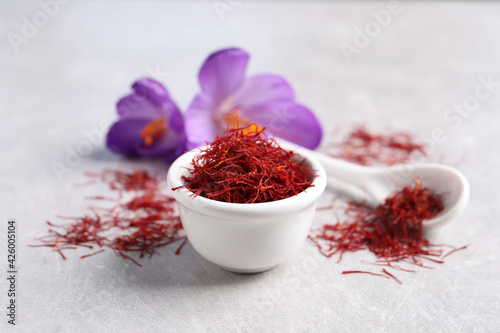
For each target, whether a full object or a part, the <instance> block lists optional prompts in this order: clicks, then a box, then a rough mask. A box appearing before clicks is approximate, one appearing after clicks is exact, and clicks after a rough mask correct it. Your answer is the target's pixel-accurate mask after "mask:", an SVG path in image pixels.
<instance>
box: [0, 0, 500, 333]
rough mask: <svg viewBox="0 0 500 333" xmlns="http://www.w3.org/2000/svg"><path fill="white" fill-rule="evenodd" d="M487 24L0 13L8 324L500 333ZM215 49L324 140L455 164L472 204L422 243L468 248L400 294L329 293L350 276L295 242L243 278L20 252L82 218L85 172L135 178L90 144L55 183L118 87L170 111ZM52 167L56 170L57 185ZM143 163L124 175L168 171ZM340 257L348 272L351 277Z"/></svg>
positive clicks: (427, 14) (295, 12) (466, 7)
mask: <svg viewBox="0 0 500 333" xmlns="http://www.w3.org/2000/svg"><path fill="white" fill-rule="evenodd" d="M499 17H500V4H499V3H497V2H493V1H491V2H486V1H485V2H476V1H458V2H453V1H432V2H431V1H422V2H421V1H412V2H406V1H370V2H364V1H251V0H206V1H78V0H40V1H15V0H2V1H1V2H0V51H1V52H0V116H1V120H0V152H1V153H2V156H3V162H2V163H1V164H0V165H1V166H0V170H1V171H2V172H1V173H0V197H1V198H2V199H1V200H0V201H1V202H0V218H1V219H2V220H3V221H6V220H7V219H8V218H16V219H18V220H19V221H21V223H20V227H19V230H18V233H19V237H20V240H19V242H20V245H19V248H20V250H19V251H20V256H19V258H20V259H19V265H20V266H21V268H20V275H19V279H20V282H19V289H20V293H19V325H21V326H23V331H25V332H34V331H44V332H49V331H50V332H67V331H89V332H91V331H92V332H97V331H103V332H111V331H122V332H126V331H131V330H136V331H137V330H142V329H144V331H183V330H190V331H288V332H292V331H309V330H316V331H354V330H360V329H361V330H364V331H380V332H382V331H393V332H396V331H403V330H410V331H428V332H431V331H432V332H459V331H463V332H471V331H498V330H499V329H500V323H499V320H498V317H497V314H498V312H499V311H500V304H499V299H498V295H499V294H500V289H499V288H500V287H499V284H498V274H499V273H500V271H499V268H498V267H500V265H498V263H499V262H498V235H499V232H500V230H499V222H500V221H499V218H498V213H499V211H500V209H499V208H500V194H499V192H498V186H497V185H498V184H499V181H500V176H499V173H498V171H497V170H498V167H500V157H499V156H500V155H499V154H498V147H497V144H498V142H499V139H500V135H499V134H498V129H497V128H498V124H499V120H500V117H499V111H498V110H499V107H500V66H499V59H500V34H499V31H500V20H499ZM230 46H235V47H241V48H243V49H245V50H247V51H248V52H249V53H250V54H251V59H250V64H249V67H248V70H247V73H248V74H256V73H275V74H279V75H282V76H284V77H286V78H287V79H288V80H289V82H290V83H291V84H292V86H293V87H294V88H295V90H296V92H297V99H298V101H300V102H301V103H302V104H305V105H307V106H308V107H310V108H311V109H312V110H313V111H314V112H315V113H316V115H317V116H318V118H319V119H320V120H321V123H322V125H323V127H324V133H325V138H324V142H327V141H328V139H329V137H330V136H331V135H333V134H334V133H335V131H337V130H339V129H342V128H345V127H349V126H352V124H355V123H363V124H366V125H369V127H370V128H373V129H377V130H385V129H388V128H393V129H398V130H404V131H409V132H413V133H416V135H417V136H418V137H419V138H420V139H422V140H425V141H426V142H428V143H429V147H430V148H431V150H432V151H431V153H432V155H433V156H435V158H436V159H438V158H440V159H441V160H443V161H445V162H446V163H448V164H455V163H459V162H460V163H459V164H460V165H459V166H460V168H461V170H462V171H463V172H464V173H465V174H466V176H467V177H468V179H469V181H470V182H471V187H472V197H471V202H470V204H469V208H468V209H467V211H466V212H465V213H464V215H463V216H462V217H461V218H460V219H459V220H458V221H456V223H454V224H453V225H450V226H447V227H445V228H443V229H440V230H439V231H438V232H437V234H436V235H435V237H437V238H436V239H439V241H442V243H448V244H454V245H463V244H468V243H471V244H472V245H471V247H470V248H469V249H468V250H467V251H463V253H461V255H460V256H458V255H457V257H450V260H449V261H447V263H446V265H443V266H439V268H437V269H435V270H428V271H426V272H422V273H419V274H414V275H411V274H410V275H408V276H405V279H406V280H405V284H404V285H403V286H399V285H393V284H391V283H386V281H378V280H377V281H375V280H372V279H345V278H343V277H342V276H341V275H340V272H341V270H342V269H343V268H345V267H349V266H342V265H343V264H344V265H348V264H349V262H348V263H347V264H345V263H341V264H339V265H337V264H336V263H335V260H331V261H328V260H326V259H325V258H323V257H321V256H319V255H318V254H317V253H316V252H317V251H316V249H315V248H314V246H313V245H311V244H307V245H306V246H305V248H304V251H303V252H301V254H300V255H299V256H298V258H296V259H295V260H294V261H291V262H290V263H288V264H286V265H284V266H283V267H281V268H277V269H275V270H273V271H271V272H268V273H265V274H261V275H257V276H248V277H242V276H236V275H232V274H229V273H226V272H222V271H220V270H219V269H218V268H217V267H214V266H213V265H210V264H208V263H206V262H205V261H203V260H202V259H201V258H199V256H197V254H196V253H195V252H194V250H193V249H192V248H190V247H187V250H186V252H187V254H186V257H187V259H186V260H187V262H188V265H184V264H181V263H180V261H179V260H177V261H175V260H174V259H178V258H174V259H172V256H169V254H170V255H171V253H168V252H167V253H165V255H162V256H161V261H156V262H154V261H152V262H151V263H148V264H146V265H145V267H143V268H142V270H141V268H136V267H129V266H127V267H124V266H125V265H123V262H120V261H119V260H116V258H114V257H113V254H112V253H110V254H109V260H106V262H105V263H104V264H103V263H102V262H100V261H99V259H97V258H95V260H94V258H89V260H88V261H85V263H83V262H82V261H80V260H79V259H78V258H76V257H75V258H73V260H68V261H67V262H63V261H61V260H60V258H59V257H57V256H56V254H54V253H51V251H49V250H47V251H41V250H39V249H37V250H35V249H33V248H29V247H27V244H29V242H30V241H31V240H32V239H33V238H34V237H37V236H40V235H41V234H43V233H44V232H45V230H46V226H45V224H44V221H45V219H50V218H53V217H54V216H55V215H57V214H61V215H71V214H74V212H75V210H76V211H78V210H81V209H83V207H84V203H82V202H80V201H79V200H80V199H79V198H81V193H79V194H78V195H76V194H75V192H74V191H75V190H74V183H75V182H76V181H77V180H79V179H81V174H82V173H83V172H84V171H89V170H102V169H103V168H105V167H109V168H116V167H125V166H126V167H129V166H130V165H131V164H130V163H131V162H130V161H126V160H124V159H122V158H121V157H120V156H117V155H114V154H112V153H111V152H109V151H108V150H106V148H105V146H104V142H103V141H99V140H98V141H96V142H95V143H92V151H91V152H90V153H89V154H88V155H86V156H82V158H81V160H79V161H78V162H75V163H73V164H72V165H69V164H68V163H67V156H68V152H69V151H70V150H72V149H73V150H74V149H76V147H78V145H79V144H80V143H81V142H82V141H84V140H87V139H86V134H85V133H88V132H89V131H92V130H96V129H97V130H99V131H101V133H102V134H103V135H104V133H105V132H106V130H107V126H109V125H110V124H111V123H112V122H113V121H114V120H115V119H116V118H117V115H116V110H115V103H116V101H117V100H118V99H119V98H120V97H122V96H124V95H126V94H128V93H129V92H130V85H131V84H132V82H134V81H135V80H137V79H138V78H141V77H146V76H148V77H153V78H155V79H157V80H158V81H160V82H162V83H163V84H165V86H166V87H167V88H168V90H169V91H170V93H171V95H172V97H173V98H174V100H175V101H176V102H177V103H178V105H179V107H180V108H181V109H182V110H185V109H186V107H187V106H188V105H189V103H190V102H191V99H192V98H193V96H194V95H195V94H196V93H197V92H198V91H199V85H198V79H197V75H198V71H199V69H200V66H201V64H202V63H203V61H204V60H205V58H206V57H207V55H208V54H210V53H211V52H213V51H215V50H218V49H221V48H226V47H230ZM436 131H437V132H436ZM435 133H438V134H435ZM55 162H56V163H60V164H63V165H66V166H67V170H66V172H64V174H62V175H61V174H58V173H57V172H56V171H55V170H54V165H55V164H54V163H55ZM155 163H156V162H155ZM155 163H153V162H145V161H142V160H140V161H135V162H133V165H134V166H141V165H148V166H151V165H154V166H157V167H158V168H165V166H163V164H162V163H156V164H155ZM325 200H326V199H325ZM322 222H324V221H320V220H317V221H316V223H322ZM3 229H4V228H2V230H0V231H1V232H2V234H1V235H0V237H2V241H1V244H4V243H3V242H4V240H5V235H4V233H5V230H3ZM4 248H5V247H4V246H2V249H1V250H0V251H4ZM1 253H3V252H1ZM311 258H312V259H311ZM355 258H356V259H354V260H352V261H351V262H350V263H351V264H352V262H355V263H358V262H359V258H361V259H363V257H362V256H361V257H355ZM158 260H160V259H158ZM307 260H314V261H313V262H314V263H316V264H315V265H312V266H311V265H307V264H304V262H308V261H307ZM304 267H306V268H304ZM311 267H312V268H311ZM3 280H4V279H2V297H0V301H1V302H5V300H6V297H4V295H3V294H4V291H3V290H5V289H4V287H5V281H3ZM381 280H383V279H381ZM406 281H407V283H406ZM276 295H278V296H279V297H276ZM1 304H3V303H1ZM2 306H3V305H2ZM1 325H3V326H2V327H6V325H7V324H6V323H5V319H3V320H2V323H1ZM9 328H10V327H9ZM19 328H20V327H19ZM0 330H2V331H3V329H0Z"/></svg>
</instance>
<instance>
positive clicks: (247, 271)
mask: <svg viewBox="0 0 500 333" xmlns="http://www.w3.org/2000/svg"><path fill="white" fill-rule="evenodd" d="M218 266H219V267H220V268H222V269H224V270H226V271H229V272H231V273H238V274H256V273H262V272H265V271H268V270H270V269H273V268H274V267H276V266H278V265H273V266H270V267H265V268H255V269H240V268H231V267H226V266H221V265H218Z"/></svg>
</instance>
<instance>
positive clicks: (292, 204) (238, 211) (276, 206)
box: [167, 147, 326, 220]
mask: <svg viewBox="0 0 500 333" xmlns="http://www.w3.org/2000/svg"><path fill="white" fill-rule="evenodd" d="M203 148H204V147H201V148H197V149H194V150H191V151H188V152H186V153H184V154H183V155H181V156H180V157H179V158H177V159H176V160H175V161H174V162H173V163H172V165H171V166H170V169H169V171H168V174H167V184H168V187H169V190H170V193H171V194H172V196H173V197H174V198H175V199H176V200H177V202H179V203H180V204H182V205H184V206H186V207H187V208H189V209H191V210H193V211H196V212H199V213H201V214H204V215H210V216H214V217H222V218H228V217H236V218H237V219H236V220H247V218H255V217H272V216H276V215H282V214H289V213H293V212H298V211H301V210H303V209H305V208H306V207H308V206H309V205H311V204H313V203H315V202H316V201H317V199H318V198H319V197H320V196H321V195H322V194H323V192H324V190H325V188H326V172H325V169H324V168H323V166H322V165H321V163H320V162H319V161H318V160H316V159H315V158H314V156H312V155H311V154H309V153H308V152H307V151H306V150H305V149H302V148H300V147H298V148H297V149H294V150H293V151H294V153H295V154H298V155H299V156H300V157H301V158H303V159H305V160H307V162H308V163H310V166H311V168H312V169H313V170H316V174H317V176H316V177H315V178H314V179H313V181H312V184H313V185H314V186H311V187H308V188H307V189H306V190H304V191H302V192H300V193H299V194H297V195H294V196H292V197H288V198H286V199H282V200H277V201H271V202H262V203H252V204H244V203H228V202H222V201H216V200H212V199H208V198H205V197H202V196H193V192H191V191H189V190H187V189H186V188H183V187H182V188H179V189H177V190H175V191H172V188H176V187H179V186H182V185H184V184H183V182H182V180H181V176H182V175H186V174H188V168H191V167H192V165H191V161H192V160H193V158H194V156H195V155H197V154H198V153H199V152H200V149H203Z"/></svg>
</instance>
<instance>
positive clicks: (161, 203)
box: [31, 170, 187, 266]
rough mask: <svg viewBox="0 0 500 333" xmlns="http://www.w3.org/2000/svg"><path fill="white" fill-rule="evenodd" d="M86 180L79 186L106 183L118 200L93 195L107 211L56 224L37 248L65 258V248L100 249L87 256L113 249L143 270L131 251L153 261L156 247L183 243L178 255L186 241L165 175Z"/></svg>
mask: <svg viewBox="0 0 500 333" xmlns="http://www.w3.org/2000/svg"><path fill="white" fill-rule="evenodd" d="M87 176H88V177H89V178H90V181H89V182H87V183H86V184H83V185H90V184H94V183H99V182H101V183H105V184H107V185H108V186H109V188H110V190H112V191H114V192H117V193H118V196H117V197H115V198H109V197H105V196H94V197H91V198H88V199H91V200H102V201H110V202H111V203H112V206H111V207H95V206H93V205H92V206H90V207H89V211H88V213H87V214H85V215H84V216H81V217H67V218H63V219H66V220H68V221H69V222H68V223H65V224H58V225H56V224H54V223H52V222H50V221H47V224H48V225H49V226H50V227H51V228H50V229H49V234H48V235H47V236H45V237H41V238H38V239H37V240H38V241H39V242H40V244H36V245H31V246H33V247H38V246H45V247H50V248H53V250H54V251H57V252H59V254H60V255H61V256H62V257H63V258H64V259H66V256H65V255H64V254H63V250H69V249H77V248H88V249H91V250H94V249H96V248H97V249H98V251H94V252H92V253H90V254H87V255H83V256H81V258H86V257H89V256H92V255H95V254H98V253H102V252H104V251H105V249H111V250H113V251H114V252H115V253H116V254H117V255H118V256H120V257H122V258H124V259H128V260H131V261H132V262H133V263H135V264H137V265H139V266H141V265H140V264H139V263H138V262H137V260H135V259H134V258H132V257H131V256H130V255H129V253H131V252H136V253H139V258H143V257H144V256H145V255H147V256H149V257H151V256H153V255H154V254H158V252H157V250H156V249H157V248H159V247H162V246H166V245H169V244H172V243H174V242H178V241H182V243H181V244H180V246H179V247H178V249H177V251H176V254H179V253H180V250H181V248H182V246H183V245H184V244H185V242H186V241H187V238H186V236H185V235H184V234H183V231H182V224H181V221H180V218H179V215H178V213H177V211H176V205H175V200H174V199H173V198H172V197H170V196H167V195H165V194H163V192H162V189H163V188H164V186H165V185H166V184H164V181H163V178H165V177H164V175H161V176H157V175H155V174H153V173H151V172H149V171H146V170H135V171H133V172H124V171H120V170H104V171H103V172H101V173H97V174H96V173H87Z"/></svg>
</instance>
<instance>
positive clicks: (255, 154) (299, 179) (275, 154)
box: [173, 125, 315, 203]
mask: <svg viewBox="0 0 500 333" xmlns="http://www.w3.org/2000/svg"><path fill="white" fill-rule="evenodd" d="M192 166H193V168H192V169H191V170H190V172H191V176H190V177H183V178H182V179H183V181H184V182H185V184H184V185H183V186H181V187H185V188H187V189H188V190H189V191H191V192H193V195H194V196H198V195H200V196H203V197H206V198H209V199H212V200H217V201H224V202H232V203H259V202H269V201H275V200H280V199H285V198H288V197H291V196H294V195H297V194H299V193H300V192H302V191H304V190H305V189H307V188H308V187H310V186H313V185H312V182H311V180H312V179H313V178H314V177H315V175H314V170H312V169H311V168H309V167H307V166H305V165H304V160H301V159H300V156H299V155H297V154H295V153H294V152H293V151H287V150H285V149H283V148H281V147H280V146H279V145H278V144H277V143H276V141H275V140H274V139H269V138H267V137H266V136H265V134H264V129H260V128H258V127H257V126H255V125H250V126H249V127H246V128H235V129H228V130H226V132H225V133H224V135H223V136H222V137H219V136H217V137H216V138H215V140H214V141H213V142H211V143H209V144H208V146H207V147H206V148H203V149H201V150H200V153H199V154H197V155H196V156H195V158H194V159H193V161H192ZM176 189H178V188H174V189H173V190H176Z"/></svg>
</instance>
